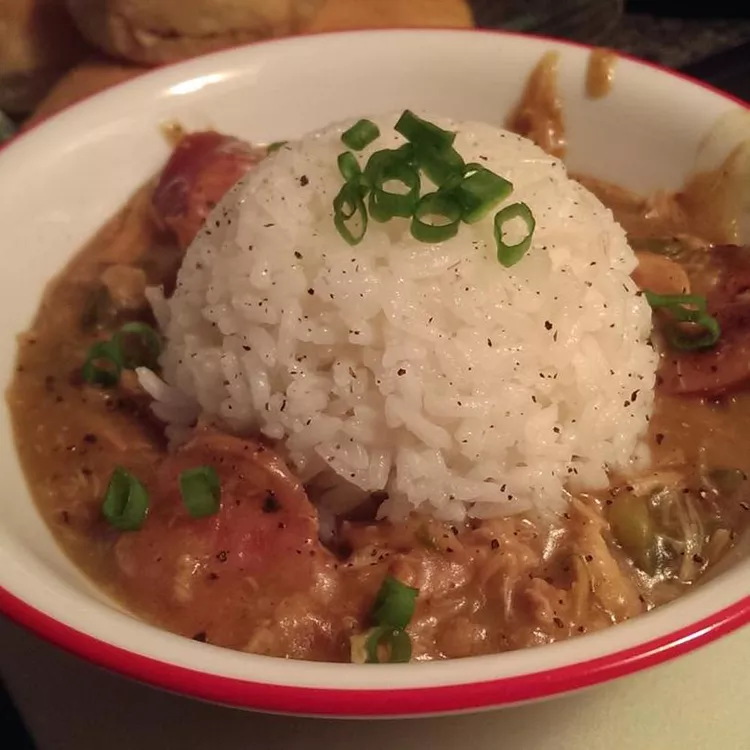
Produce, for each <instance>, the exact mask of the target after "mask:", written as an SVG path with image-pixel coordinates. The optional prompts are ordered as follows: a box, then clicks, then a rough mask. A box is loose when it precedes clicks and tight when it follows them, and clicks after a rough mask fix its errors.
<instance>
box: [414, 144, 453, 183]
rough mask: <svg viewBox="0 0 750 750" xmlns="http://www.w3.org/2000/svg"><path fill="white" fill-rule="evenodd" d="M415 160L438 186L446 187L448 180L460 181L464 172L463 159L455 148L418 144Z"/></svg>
mask: <svg viewBox="0 0 750 750" xmlns="http://www.w3.org/2000/svg"><path fill="white" fill-rule="evenodd" d="M416 153H417V162H418V163H419V166H420V167H421V169H422V170H423V171H424V173H425V174H426V175H427V177H429V178H430V179H431V180H432V182H434V183H435V185H437V186H438V187H441V188H448V187H450V186H449V185H448V183H449V182H451V181H455V182H460V181H461V178H462V176H463V172H464V168H465V165H464V160H463V158H462V157H461V154H459V153H458V151H456V149H455V148H453V147H452V146H449V147H447V148H440V149H438V148H433V147H430V146H419V147H418V148H417V152H416Z"/></svg>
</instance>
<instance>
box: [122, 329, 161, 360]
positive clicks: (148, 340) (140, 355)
mask: <svg viewBox="0 0 750 750" xmlns="http://www.w3.org/2000/svg"><path fill="white" fill-rule="evenodd" d="M112 345H113V346H114V347H115V348H116V349H117V350H118V352H119V357H120V362H121V363H122V366H123V367H124V368H125V369H126V370H134V369H135V368H136V367H149V368H151V369H153V368H154V367H156V364H157V360H158V359H159V355H160V354H161V348H162V342H161V336H159V334H158V333H157V332H156V331H155V330H154V329H153V328H152V327H151V326H150V325H147V324H146V323H138V322H133V323H126V324H125V325H124V326H122V327H121V328H120V330H119V331H117V333H115V335H114V336H113V337H112Z"/></svg>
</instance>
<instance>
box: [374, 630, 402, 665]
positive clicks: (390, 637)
mask: <svg viewBox="0 0 750 750" xmlns="http://www.w3.org/2000/svg"><path fill="white" fill-rule="evenodd" d="M379 646H386V647H387V648H388V650H389V655H388V659H387V662H386V663H388V664H406V663H407V662H408V661H409V660H410V659H411V638H410V637H409V634H408V633H407V632H406V631H405V630H401V629H399V628H391V627H388V626H380V627H376V628H373V629H372V631H371V632H370V635H369V637H368V638H367V641H366V642H365V652H366V654H367V661H366V662H365V663H366V664H381V661H380V655H379V654H378V648H379Z"/></svg>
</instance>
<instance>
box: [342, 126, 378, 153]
mask: <svg viewBox="0 0 750 750" xmlns="http://www.w3.org/2000/svg"><path fill="white" fill-rule="evenodd" d="M379 135H380V130H379V128H378V126H377V125H376V124H375V123H374V122H372V120H359V122H355V123H354V125H352V126H351V127H350V128H349V129H348V130H345V131H344V132H343V133H342V134H341V140H342V141H343V143H344V145H345V146H348V147H349V148H352V149H354V150H355V151H361V150H362V149H363V148H366V147H367V146H369V145H370V144H371V143H372V142H373V141H374V140H375V139H376V138H377V137H378V136H379Z"/></svg>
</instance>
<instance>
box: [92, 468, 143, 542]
mask: <svg viewBox="0 0 750 750" xmlns="http://www.w3.org/2000/svg"><path fill="white" fill-rule="evenodd" d="M102 515H103V516H104V517H105V518H106V519H107V521H109V523H110V524H111V525H112V526H114V527H115V528H116V529H119V530H120V531H137V530H138V529H140V528H141V526H143V523H144V521H145V520H146V516H147V515H148V493H147V492H146V488H145V487H144V486H143V485H142V484H141V483H140V481H139V480H138V479H137V478H136V477H135V476H133V474H131V473H130V472H129V471H127V470H126V469H123V468H122V467H120V466H118V467H117V468H116V469H115V470H114V471H113V472H112V476H111V477H110V479H109V484H108V485H107V490H106V492H105V493H104V502H103V503H102Z"/></svg>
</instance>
